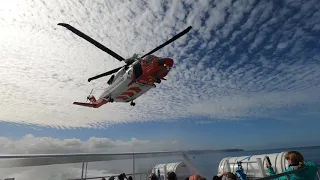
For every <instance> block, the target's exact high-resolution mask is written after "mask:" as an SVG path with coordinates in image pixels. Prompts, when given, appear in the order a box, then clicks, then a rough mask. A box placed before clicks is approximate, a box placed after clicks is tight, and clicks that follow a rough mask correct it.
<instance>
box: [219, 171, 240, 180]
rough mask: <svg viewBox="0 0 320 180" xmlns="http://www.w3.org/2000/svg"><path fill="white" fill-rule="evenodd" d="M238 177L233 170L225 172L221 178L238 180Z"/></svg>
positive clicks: (223, 179)
mask: <svg viewBox="0 0 320 180" xmlns="http://www.w3.org/2000/svg"><path fill="white" fill-rule="evenodd" d="M236 179H237V176H236V175H235V174H233V173H232V172H227V173H225V174H224V175H223V176H222V178H221V180H236Z"/></svg>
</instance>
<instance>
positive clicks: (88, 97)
mask: <svg viewBox="0 0 320 180" xmlns="http://www.w3.org/2000/svg"><path fill="white" fill-rule="evenodd" d="M92 91H93V89H92V90H91V92H90V94H89V95H88V96H87V101H86V102H88V100H89V99H90V96H91V94H92Z"/></svg>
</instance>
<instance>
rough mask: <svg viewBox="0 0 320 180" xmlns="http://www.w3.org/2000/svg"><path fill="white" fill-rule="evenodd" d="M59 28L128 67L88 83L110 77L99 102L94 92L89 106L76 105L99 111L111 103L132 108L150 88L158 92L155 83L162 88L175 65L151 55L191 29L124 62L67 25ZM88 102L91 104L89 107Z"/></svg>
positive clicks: (89, 97)
mask: <svg viewBox="0 0 320 180" xmlns="http://www.w3.org/2000/svg"><path fill="white" fill-rule="evenodd" d="M58 25H59V26H63V27H65V28H67V29H68V30H70V31H72V32H73V33H75V34H76V35H78V36H80V37H82V38H83V39H85V40H87V41H88V42H90V43H91V44H93V45H94V46H96V47H97V48H99V49H101V50H102V51H104V52H106V53H108V54H109V55H111V56H112V57H114V58H116V59H117V60H119V61H123V62H125V65H123V66H121V67H118V68H116V69H113V70H110V71H108V72H105V73H102V74H99V75H96V76H94V77H91V78H89V79H88V82H90V81H92V80H95V79H98V78H101V77H105V76H109V75H111V77H110V78H109V80H108V81H107V84H108V85H109V86H108V87H107V88H106V89H105V91H104V92H103V93H102V94H101V96H100V97H99V98H98V99H96V98H95V97H94V96H93V95H92V91H93V89H92V90H91V92H90V94H89V95H88V96H87V102H85V103H84V102H74V103H73V104H75V105H80V106H85V107H90V108H99V107H101V106H102V105H104V104H106V103H109V102H110V103H113V102H123V103H128V102H130V105H131V106H135V102H134V100H135V99H137V98H138V97H140V96H141V95H143V94H144V93H146V92H147V91H149V90H150V89H151V88H155V87H156V85H155V84H156V83H157V84H160V83H161V81H162V80H166V79H165V77H166V76H167V75H168V73H169V72H170V70H171V69H172V67H173V64H174V61H173V59H171V58H168V57H158V56H155V55H152V53H154V52H156V51H158V50H159V49H161V48H163V47H165V46H166V45H168V44H170V43H172V42H173V41H175V40H177V39H178V38H180V37H181V36H183V35H185V34H186V33H188V32H189V31H190V30H191V28H192V27H191V26H189V27H188V28H186V29H185V30H183V31H181V32H180V33H178V34H177V35H175V36H173V37H172V38H171V39H169V40H168V41H166V42H165V43H163V44H161V45H160V46H158V47H156V48H155V49H153V50H151V51H150V52H149V53H147V54H145V55H143V56H141V57H138V55H137V54H134V55H133V56H132V57H130V58H127V59H125V58H123V57H121V56H120V55H118V54H117V53H115V52H114V51H112V50H110V49H109V48H107V47H105V46H104V45H102V44H100V43H99V42H97V41H96V40H94V39H92V38H91V37H89V36H88V35H86V34H84V33H83V32H81V31H79V30H78V29H76V28H74V27H73V26H71V25H69V24H66V23H58ZM88 100H89V101H90V102H89V103H88Z"/></svg>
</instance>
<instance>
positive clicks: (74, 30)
mask: <svg viewBox="0 0 320 180" xmlns="http://www.w3.org/2000/svg"><path fill="white" fill-rule="evenodd" d="M58 25H60V26H63V27H65V28H67V29H69V30H70V31H72V32H73V33H75V34H76V35H78V36H80V37H82V38H83V39H85V40H87V41H89V42H90V43H91V44H93V45H95V46H96V47H98V48H99V49H101V50H102V51H104V52H106V53H108V54H110V55H111V56H113V57H114V58H116V59H118V60H119V61H123V60H124V58H123V57H121V56H120V55H118V54H117V53H115V52H113V51H112V50H110V49H108V48H107V47H105V46H104V45H102V44H100V43H99V42H97V41H96V40H94V39H92V38H91V37H89V36H87V35H86V34H84V33H83V32H81V31H79V30H78V29H76V28H74V27H72V26H71V25H69V24H66V23H59V24H58Z"/></svg>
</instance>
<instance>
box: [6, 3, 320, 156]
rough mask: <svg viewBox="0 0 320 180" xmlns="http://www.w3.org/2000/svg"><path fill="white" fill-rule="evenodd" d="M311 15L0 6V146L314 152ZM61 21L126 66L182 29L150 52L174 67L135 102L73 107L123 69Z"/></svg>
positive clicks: (202, 6)
mask: <svg viewBox="0 0 320 180" xmlns="http://www.w3.org/2000/svg"><path fill="white" fill-rule="evenodd" d="M10 2H11V1H10ZM319 8H320V5H319V3H317V0H308V1H306V2H302V1H294V0H292V1H291V0H287V1H255V0H239V1H231V0H223V1H221V0H216V1H199V2H198V1H183V2H182V1H174V2H171V1H157V0H154V1H141V2H130V1H128V2H117V1H115V2H104V1H79V2H78V1H68V3H60V2H55V1H48V2H47V1H46V2H44V1H43V2H42V1H32V0H25V1H20V0H14V1H12V2H11V3H4V4H1V3H0V17H1V18H0V27H1V28H0V58H1V65H0V76H1V77H2V78H1V80H0V90H1V92H2V93H0V98H1V99H2V103H0V109H1V113H0V120H1V121H2V122H1V126H0V136H1V137H2V139H0V140H1V141H2V142H3V143H4V142H5V143H4V144H6V143H7V144H10V147H11V146H15V147H19V148H17V149H18V150H17V151H15V152H19V153H21V152H35V151H36V150H34V149H33V148H31V146H27V145H26V143H25V142H33V143H36V144H37V145H39V147H45V148H43V149H42V150H41V152H47V151H49V150H50V149H52V146H54V147H55V148H57V152H64V151H68V152H69V151H72V150H75V151H78V150H77V149H79V147H84V145H87V144H89V146H90V147H92V148H91V149H90V148H89V149H86V150H83V151H94V152H96V151H118V150H119V149H123V148H125V147H126V148H127V147H129V146H135V147H136V148H137V149H139V150H151V149H157V150H158V149H161V148H162V147H163V146H167V148H170V147H172V148H173V149H174V148H178V149H179V148H188V149H194V148H196V149H199V148H215V149H223V148H244V149H252V148H255V149H259V148H265V147H270V148H275V147H281V146H303V145H319V143H320V142H319V141H318V140H317V139H316V137H319V135H320V131H318V130H317V127H319V125H320V121H319V120H320V113H319V112H320V95H319V92H320V49H319V48H320V43H319V39H320V21H319V19H320V13H319V10H318V9H319ZM60 22H64V23H69V24H71V25H73V26H74V27H76V28H78V29H80V30H81V31H83V32H85V33H86V34H88V35H90V36H91V37H93V38H94V39H96V40H98V41H99V42H101V43H102V44H104V45H106V46H107V47H109V48H110V49H112V50H113V51H115V52H117V53H118V54H120V55H121V56H123V57H127V58H129V57H131V56H132V54H133V53H139V54H144V53H146V52H148V51H149V50H151V49H153V48H154V47H156V46H157V45H159V44H161V43H163V42H165V41H166V40H167V39H169V38H171V37H172V36H173V35H175V34H176V33H178V32H180V31H182V30H183V29H185V28H186V27H188V26H192V27H193V28H192V30H191V31H190V32H189V33H188V34H187V35H185V36H184V37H182V38H181V39H179V40H177V41H176V42H174V43H172V44H171V45H169V46H167V47H165V48H163V49H162V50H160V51H158V52H156V53H155V55H157V56H161V57H172V58H173V59H174V61H175V64H174V69H173V70H172V72H170V73H169V75H168V77H167V79H168V81H165V82H163V83H162V84H160V85H158V87H157V88H156V89H152V90H150V91H149V92H147V93H146V94H145V95H143V96H142V97H140V98H139V99H137V101H136V103H137V106H135V107H131V106H130V105H129V104H120V103H113V104H107V105H105V106H103V107H102V108H99V109H90V108H85V107H79V106H74V105H72V102H74V101H85V100H86V99H85V98H86V96H87V95H88V94H89V93H90V91H91V89H92V88H93V89H94V91H93V95H95V96H96V97H99V95H100V94H101V93H102V92H103V89H104V88H106V81H107V78H101V79H99V80H97V81H95V82H90V83H88V82H87V78H89V77H91V76H93V75H96V74H99V73H103V72H105V71H108V70H111V69H113V68H116V67H118V66H121V65H123V63H121V62H118V61H117V60H115V59H114V58H112V57H111V56H109V55H108V54H105V53H104V52H102V51H100V50H99V49H97V48H95V47H94V46H92V45H91V44H89V43H87V42H86V41H84V40H82V39H81V38H79V37H77V36H75V35H73V34H72V33H70V32H69V31H68V30H66V29H65V28H62V27H59V26H57V23H60ZM46 141H49V142H50V143H51V145H48V143H47V144H46ZM71 142H72V143H71ZM42 143H44V144H45V145H44V144H42ZM50 143H49V144H50ZM31 144H32V143H31ZM137 144H138V145H137ZM141 144H142V145H141ZM91 145H92V146H91ZM110 145H111V146H112V147H111V146H110ZM24 146H27V147H28V148H29V150H25V149H28V148H24ZM138 146H139V147H138ZM5 147H9V146H6V145H3V149H5ZM70 147H72V148H71V149H70ZM101 147H102V148H101ZM151 147H152V148H151ZM59 148H60V149H59ZM40 149H41V148H40ZM133 149H135V148H133ZM137 149H136V150H137ZM3 151H4V152H10V150H9V149H5V150H3ZM37 152H38V151H37ZM50 152H51V151H50Z"/></svg>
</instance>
